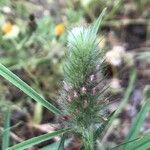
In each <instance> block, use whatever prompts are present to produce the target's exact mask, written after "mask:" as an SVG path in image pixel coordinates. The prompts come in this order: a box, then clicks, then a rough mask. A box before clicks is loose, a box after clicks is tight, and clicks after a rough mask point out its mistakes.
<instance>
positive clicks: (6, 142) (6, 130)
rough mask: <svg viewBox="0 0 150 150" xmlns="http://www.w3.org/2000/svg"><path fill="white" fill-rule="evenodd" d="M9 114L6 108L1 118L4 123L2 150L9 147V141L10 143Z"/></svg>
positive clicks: (9, 111)
mask: <svg viewBox="0 0 150 150" xmlns="http://www.w3.org/2000/svg"><path fill="white" fill-rule="evenodd" d="M10 114H11V110H10V109H9V108H7V109H6V110H5V111H4V112H3V114H2V116H3V122H4V130H3V132H2V150H6V149H7V148H8V147H9V141H10V136H9V135H10V129H9V127H10Z"/></svg>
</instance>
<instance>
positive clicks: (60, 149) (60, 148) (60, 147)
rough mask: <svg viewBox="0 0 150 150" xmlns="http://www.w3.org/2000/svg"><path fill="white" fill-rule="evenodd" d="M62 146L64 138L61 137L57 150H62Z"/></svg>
mask: <svg viewBox="0 0 150 150" xmlns="http://www.w3.org/2000/svg"><path fill="white" fill-rule="evenodd" d="M64 144H65V137H64V135H63V136H62V138H61V141H60V144H59V147H58V150H64Z"/></svg>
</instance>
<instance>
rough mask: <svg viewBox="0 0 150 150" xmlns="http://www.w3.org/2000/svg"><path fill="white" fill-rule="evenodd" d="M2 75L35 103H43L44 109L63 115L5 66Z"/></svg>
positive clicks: (0, 68)
mask: <svg viewBox="0 0 150 150" xmlns="http://www.w3.org/2000/svg"><path fill="white" fill-rule="evenodd" d="M0 75H1V76H2V77H3V78H5V79H6V80H8V81H9V82H11V83H12V84H13V85H15V86H16V87H18V88H19V89H20V90H22V91H23V92H24V93H26V94H27V95H28V96H30V97H31V98H33V99H34V100H35V101H37V102H39V103H41V104H42V105H43V106H44V107H46V108H47V109H48V110H50V111H51V112H53V113H55V114H61V111H60V110H59V109H57V108H56V107H55V106H53V105H52V104H51V103H49V102H48V101H47V100H45V99H44V98H43V97H42V96H40V95H39V94H38V93H37V92H36V91H34V90H33V89H32V88H31V87H30V86H29V85H27V84H26V83H25V82H24V81H22V80H21V79H20V78H19V77H18V76H16V75H15V74H14V73H12V72H11V71H10V70H8V69H7V68H6V67H5V66H3V65H2V64H0Z"/></svg>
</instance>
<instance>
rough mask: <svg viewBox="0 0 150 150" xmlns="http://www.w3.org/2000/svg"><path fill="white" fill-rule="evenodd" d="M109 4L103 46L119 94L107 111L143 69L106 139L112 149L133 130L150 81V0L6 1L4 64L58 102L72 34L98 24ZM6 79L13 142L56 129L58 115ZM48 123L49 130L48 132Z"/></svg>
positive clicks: (1, 15)
mask: <svg viewBox="0 0 150 150" xmlns="http://www.w3.org/2000/svg"><path fill="white" fill-rule="evenodd" d="M105 7H107V8H108V12H107V15H106V16H105V21H104V23H103V26H102V30H101V32H99V41H100V43H99V45H98V46H99V48H100V49H101V50H103V52H104V57H106V62H107V64H106V66H105V68H104V70H105V71H104V74H105V75H106V74H107V76H108V79H107V83H108V84H110V87H111V88H110V93H111V94H112V95H113V103H112V105H110V107H109V108H107V111H110V112H112V111H113V110H115V109H116V108H117V106H118V102H120V100H121V97H122V95H123V93H124V89H125V88H126V86H127V84H128V78H129V71H130V70H131V69H133V68H136V69H137V73H138V80H137V82H136V85H135V89H134V90H133V92H132V96H131V98H130V101H129V104H127V106H126V107H125V109H124V111H123V112H122V113H121V115H120V116H119V118H118V120H116V124H115V125H114V127H113V128H112V130H111V131H109V133H108V134H107V135H106V137H105V138H104V141H105V142H107V143H108V147H112V145H115V144H118V143H120V141H121V140H122V139H123V138H124V137H125V135H126V134H127V131H128V129H129V126H130V123H131V121H132V118H133V117H134V116H135V114H136V113H137V112H138V110H139V108H140V106H141V105H140V104H141V100H142V99H143V97H144V96H143V89H144V88H145V86H146V85H147V86H148V85H149V84H150V59H149V58H150V9H149V8H150V1H149V0H107V1H106V0H0V62H1V63H2V64H3V65H5V66H7V67H8V68H9V69H11V70H12V71H13V72H14V73H15V74H17V75H18V76H19V77H21V78H22V79H23V80H24V81H26V82H27V83H28V84H29V85H31V86H32V87H33V88H34V89H36V90H37V91H38V92H40V93H41V94H42V95H43V96H44V97H46V98H47V99H49V100H51V99H53V103H56V104H57V91H58V89H59V88H60V84H59V82H60V81H62V79H63V68H62V64H63V60H64V56H65V51H66V49H67V32H68V30H70V29H71V28H72V27H75V26H79V25H81V24H84V25H86V24H89V23H91V22H93V21H94V20H95V19H96V18H97V17H98V16H99V14H100V13H101V11H102V10H103V8H105ZM122 68H123V69H122ZM0 79H1V81H0V106H3V105H1V103H6V104H7V107H8V106H9V107H12V114H11V122H10V123H11V126H14V127H13V128H12V133H11V138H12V140H11V144H15V143H17V142H20V141H21V140H23V139H28V138H30V137H33V136H36V135H40V134H42V133H44V132H48V131H49V130H54V128H51V126H50V125H49V124H48V125H47V124H46V123H54V122H56V120H57V119H56V118H55V116H53V115H52V114H50V113H48V112H47V111H46V110H45V109H43V108H42V106H41V105H39V104H37V103H34V102H32V101H30V98H29V97H26V96H25V95H24V94H23V93H22V92H21V91H19V90H18V89H16V88H15V87H13V86H12V85H10V84H9V83H8V82H6V81H5V80H3V79H2V78H0ZM1 108H2V107H0V109H1ZM1 110H2V109H1ZM1 112H2V111H1ZM149 120H150V116H148V117H147V119H146V121H145V125H144V126H143V128H142V132H145V131H146V130H147V129H148V128H149V127H150V121H149ZM18 123H19V125H18ZM16 124H17V125H16ZM20 124H21V125H20ZM43 125H46V127H47V130H43ZM0 126H2V117H1V116H0ZM16 126H17V128H16ZM56 128H58V124H56ZM27 129H28V131H27ZM55 140H56V139H55ZM116 141H117V142H116ZM49 143H52V141H50V142H49ZM74 143H75V144H73V145H72V149H73V148H74V147H75V148H76V149H77V147H78V141H77V140H76V141H75V142H74ZM45 145H47V143H45V144H43V145H38V147H43V146H45Z"/></svg>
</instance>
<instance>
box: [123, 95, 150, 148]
mask: <svg viewBox="0 0 150 150" xmlns="http://www.w3.org/2000/svg"><path fill="white" fill-rule="evenodd" d="M149 110H150V98H149V99H147V100H145V101H144V104H143V106H142V108H141V110H140V112H139V113H138V115H137V116H136V118H135V119H134V121H133V124H132V126H131V129H130V131H129V134H128V136H127V137H126V139H125V142H127V141H130V140H132V139H135V138H136V137H137V136H138V134H139V131H140V129H141V126H142V124H143V122H144V120H145V118H146V114H147V112H148V111H149ZM124 149H126V147H124Z"/></svg>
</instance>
